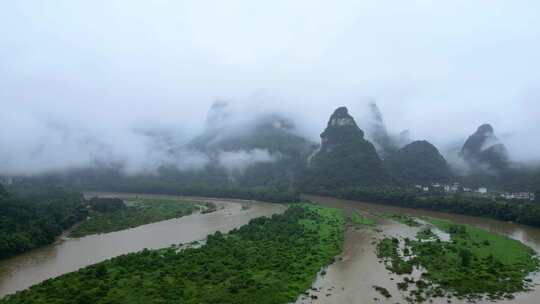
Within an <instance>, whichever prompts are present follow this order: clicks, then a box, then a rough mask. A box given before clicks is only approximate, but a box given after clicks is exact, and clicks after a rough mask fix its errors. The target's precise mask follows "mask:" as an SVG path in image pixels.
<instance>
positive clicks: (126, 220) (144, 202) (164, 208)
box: [70, 199, 215, 237]
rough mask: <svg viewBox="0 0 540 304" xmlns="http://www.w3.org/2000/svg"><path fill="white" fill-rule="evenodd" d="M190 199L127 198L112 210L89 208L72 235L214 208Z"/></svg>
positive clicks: (149, 221) (99, 231)
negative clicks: (85, 217)
mask: <svg viewBox="0 0 540 304" xmlns="http://www.w3.org/2000/svg"><path fill="white" fill-rule="evenodd" d="M199 205H201V203H193V202H188V201H182V200H175V199H130V200H127V201H126V202H125V206H124V207H122V208H117V209H114V210H111V211H97V210H90V213H89V217H88V218H87V220H85V221H84V222H83V223H82V224H81V225H79V226H78V227H77V228H76V229H75V230H74V231H72V232H71V234H70V236H71V237H83V236H87V235H91V234H98V233H108V232H113V231H120V230H124V229H128V228H133V227H137V226H141V225H145V224H150V223H155V222H159V221H164V220H169V219H173V218H179V217H182V216H186V215H190V214H192V213H193V212H194V211H196V210H202V212H208V211H209V210H210V211H213V210H215V205H214V204H212V203H204V206H202V207H200V206H199Z"/></svg>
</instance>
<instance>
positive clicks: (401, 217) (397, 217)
mask: <svg viewBox="0 0 540 304" xmlns="http://www.w3.org/2000/svg"><path fill="white" fill-rule="evenodd" d="M386 217H387V218H389V219H392V220H394V221H396V222H398V223H401V224H405V225H407V226H409V227H420V226H422V224H420V223H419V222H418V221H417V220H415V219H414V218H413V217H410V216H408V215H405V214H397V213H394V214H390V215H387V216H386Z"/></svg>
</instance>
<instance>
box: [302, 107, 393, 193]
mask: <svg viewBox="0 0 540 304" xmlns="http://www.w3.org/2000/svg"><path fill="white" fill-rule="evenodd" d="M388 183H391V178H390V176H389V175H388V174H387V173H386V171H385V169H384V166H383V163H382V161H381V159H380V158H379V156H378V154H377V152H376V150H375V147H374V146H373V144H372V143H371V142H369V141H367V140H366V139H364V132H363V131H362V130H361V129H360V128H359V127H358V125H357V124H356V122H355V121H354V118H353V117H352V116H350V115H349V113H348V110H347V108H346V107H340V108H338V109H336V110H335V112H334V113H333V114H332V116H331V117H330V120H329V121H328V125H327V127H326V129H325V130H324V132H323V133H322V134H321V148H320V150H319V151H318V152H317V153H316V154H315V155H314V156H313V158H312V159H311V161H310V163H309V166H308V170H307V172H306V175H305V178H304V181H303V184H304V186H305V187H307V188H308V189H321V188H322V189H325V188H326V189H328V188H339V187H346V186H356V185H379V184H388Z"/></svg>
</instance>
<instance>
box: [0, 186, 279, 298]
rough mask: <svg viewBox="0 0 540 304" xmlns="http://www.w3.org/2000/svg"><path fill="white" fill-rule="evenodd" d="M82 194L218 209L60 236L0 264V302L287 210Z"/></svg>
mask: <svg viewBox="0 0 540 304" xmlns="http://www.w3.org/2000/svg"><path fill="white" fill-rule="evenodd" d="M86 195H87V196H96V195H97V196H102V197H119V198H135V197H139V198H142V197H148V198H158V197H159V198H182V199H185V200H188V201H198V202H213V203H215V204H216V205H217V207H218V210H217V211H215V212H212V213H207V214H200V213H196V214H192V215H189V216H185V217H182V218H178V219H172V220H167V221H162V222H157V223H152V224H148V225H144V226H139V227H136V228H132V229H128V230H123V231H118V232H112V233H106V234H99V235H90V236H86V237H83V238H74V239H69V238H66V237H65V235H64V236H62V237H61V238H59V240H58V241H57V242H56V243H54V244H52V245H50V246H46V247H42V248H39V249H36V250H32V251H29V252H27V253H25V254H22V255H19V256H16V257H14V258H11V259H7V260H3V261H0V298H1V297H3V296H5V295H7V294H11V293H14V292H16V291H18V290H22V289H26V288H28V287H30V286H31V285H34V284H37V283H39V282H42V281H44V280H46V279H48V278H52V277H56V276H59V275H62V274H65V273H68V272H72V271H75V270H77V269H79V268H82V267H85V266H88V265H91V264H95V263H98V262H100V261H104V260H106V259H109V258H111V257H115V256H118V255H121V254H125V253H129V252H136V251H140V250H142V249H144V248H149V249H157V248H164V247H167V246H170V245H172V244H178V243H188V242H192V241H197V240H202V239H205V238H206V236H207V235H208V234H212V233H214V232H216V231H221V232H228V231H230V230H232V229H234V228H238V227H240V226H243V225H245V224H247V223H248V222H249V221H250V220H251V219H253V218H256V217H260V216H271V215H272V214H276V213H282V212H283V211H284V210H285V209H286V206H284V205H279V204H270V203H263V202H253V201H244V200H233V199H216V198H196V197H176V196H167V195H144V194H122V193H87V194H86ZM245 204H249V208H247V209H246V208H244V210H243V208H242V205H245Z"/></svg>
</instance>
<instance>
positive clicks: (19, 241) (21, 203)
mask: <svg viewBox="0 0 540 304" xmlns="http://www.w3.org/2000/svg"><path fill="white" fill-rule="evenodd" d="M82 201H83V197H82V195H81V194H80V193H72V192H66V191H63V190H61V189H58V188H49V189H36V188H26V189H25V190H24V191H22V192H18V193H14V194H10V195H0V259H2V258H6V257H9V256H12V255H15V254H19V253H22V252H25V251H27V250H30V249H33V248H36V247H39V246H43V245H47V244H50V243H52V242H53V241H54V240H55V238H56V237H57V236H59V235H60V234H61V233H62V231H63V230H64V229H66V228H68V227H70V226H71V225H73V224H74V223H76V222H78V221H80V220H82V219H83V218H84V217H85V216H86V209H85V208H84V206H83V204H82Z"/></svg>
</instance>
